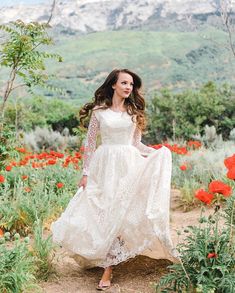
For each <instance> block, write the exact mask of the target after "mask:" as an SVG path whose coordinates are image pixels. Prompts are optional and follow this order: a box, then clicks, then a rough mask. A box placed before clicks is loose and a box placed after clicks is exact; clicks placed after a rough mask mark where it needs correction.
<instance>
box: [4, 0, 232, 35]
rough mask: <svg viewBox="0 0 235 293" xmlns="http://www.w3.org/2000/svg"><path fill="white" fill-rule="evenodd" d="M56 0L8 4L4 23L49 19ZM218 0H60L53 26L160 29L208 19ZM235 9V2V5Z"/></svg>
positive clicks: (94, 29) (93, 29)
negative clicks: (170, 23)
mask: <svg viewBox="0 0 235 293" xmlns="http://www.w3.org/2000/svg"><path fill="white" fill-rule="evenodd" d="M52 2H53V1H46V2H45V3H41V4H36V5H24V4H21V5H8V6H6V7H2V8H1V10H0V22H1V23H7V22H9V21H12V20H16V19H23V20H24V21H26V22H29V21H46V20H48V18H49V16H50V12H51V4H52ZM218 2H219V1H218V0H198V1H195V0H116V1H112V0H66V1H65V0H60V1H56V6H55V10H54V13H53V19H52V21H51V25H52V26H54V27H59V28H61V29H62V30H65V31H66V30H67V31H78V32H81V33H88V32H97V31H106V30H118V29H122V28H138V27H143V26H146V25H147V26H148V27H149V26H150V27H151V25H152V23H153V24H154V27H155V28H156V29H157V28H158V27H161V26H162V25H164V24H166V22H167V23H168V22H169V21H172V20H174V21H177V22H184V23H186V24H191V23H192V22H195V21H196V22H198V21H207V20H208V18H209V19H210V17H211V16H213V15H216V14H217V13H218V9H219V6H218V5H219V4H218ZM234 8H235V4H234Z"/></svg>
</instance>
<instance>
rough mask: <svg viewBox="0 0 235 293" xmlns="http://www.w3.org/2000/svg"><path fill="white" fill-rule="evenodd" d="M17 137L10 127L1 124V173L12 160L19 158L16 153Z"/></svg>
mask: <svg viewBox="0 0 235 293" xmlns="http://www.w3.org/2000/svg"><path fill="white" fill-rule="evenodd" d="M15 147H16V137H15V133H14V131H13V129H12V127H11V126H10V125H7V124H5V125H4V124H1V123H0V171H1V170H3V169H4V167H5V166H6V164H7V162H8V161H9V160H10V159H14V158H15V157H16V156H17V152H16V151H15Z"/></svg>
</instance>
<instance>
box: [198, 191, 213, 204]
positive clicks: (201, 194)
mask: <svg viewBox="0 0 235 293" xmlns="http://www.w3.org/2000/svg"><path fill="white" fill-rule="evenodd" d="M195 197H196V198H197V199H199V200H200V201H202V202H204V203H205V204H210V203H211V201H212V199H213V198H214V195H213V194H211V193H208V192H206V191H205V190H204V189H198V190H196V191H195Z"/></svg>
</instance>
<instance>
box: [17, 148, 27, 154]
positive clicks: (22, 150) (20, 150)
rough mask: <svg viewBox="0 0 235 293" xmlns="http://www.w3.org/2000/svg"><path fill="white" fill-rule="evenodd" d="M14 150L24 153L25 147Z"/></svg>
mask: <svg viewBox="0 0 235 293" xmlns="http://www.w3.org/2000/svg"><path fill="white" fill-rule="evenodd" d="M16 150H17V151H18V152H19V153H26V149H25V148H16Z"/></svg>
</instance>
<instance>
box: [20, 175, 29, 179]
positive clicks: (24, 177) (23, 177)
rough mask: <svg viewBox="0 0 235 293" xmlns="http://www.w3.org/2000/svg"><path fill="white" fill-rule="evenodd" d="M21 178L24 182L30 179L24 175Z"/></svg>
mask: <svg viewBox="0 0 235 293" xmlns="http://www.w3.org/2000/svg"><path fill="white" fill-rule="evenodd" d="M21 178H22V179H23V180H26V179H28V178H29V176H27V175H22V176H21Z"/></svg>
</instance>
